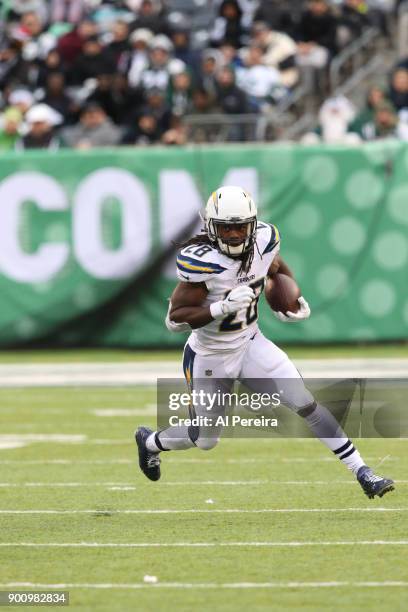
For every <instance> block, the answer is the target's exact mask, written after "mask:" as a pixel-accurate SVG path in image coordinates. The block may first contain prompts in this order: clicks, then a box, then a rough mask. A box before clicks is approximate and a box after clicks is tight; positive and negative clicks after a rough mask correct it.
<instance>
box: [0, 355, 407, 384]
mask: <svg viewBox="0 0 408 612" xmlns="http://www.w3.org/2000/svg"><path fill="white" fill-rule="evenodd" d="M180 356H181V353H180ZM294 362H295V365H296V367H297V368H298V369H299V370H300V371H301V372H302V375H303V376H304V377H305V378H307V377H310V378H344V377H346V378H347V377H350V376H351V377H353V378H355V377H361V378H366V377H369V378H398V377H406V376H407V375H408V359H377V358H375V359H373V358H364V359H296V360H294ZM158 377H161V378H182V368H181V361H180V362H177V361H157V362H153V363H150V362H149V363H135V362H122V363H58V364H53V363H41V364H2V365H0V387H4V388H7V387H11V388H13V387H43V386H46V387H55V386H56V387H59V386H119V385H120V386H128V385H129V386H135V385H155V384H156V382H157V378H158Z"/></svg>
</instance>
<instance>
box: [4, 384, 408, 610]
mask: <svg viewBox="0 0 408 612" xmlns="http://www.w3.org/2000/svg"><path fill="white" fill-rule="evenodd" d="M154 403H155V390H154V389H153V388H137V389H136V388H135V389H129V388H126V389H120V388H117V389H115V388H104V389H99V388H91V389H90V388H71V389H45V388H39V389H25V390H13V389H7V390H6V389H3V390H0V432H1V434H0V443H1V442H2V441H3V442H4V441H5V440H6V438H4V436H5V435H7V434H13V435H15V436H16V438H15V440H17V441H20V442H24V441H26V442H27V444H26V445H25V446H23V447H21V448H13V449H3V450H0V474H1V477H0V481H1V483H2V484H3V485H4V484H7V483H8V484H11V485H13V486H1V487H0V491H1V502H0V510H3V511H4V510H20V511H21V510H24V511H28V510H58V511H60V512H64V513H62V514H27V513H26V514H4V513H3V514H0V543H1V542H3V543H22V542H26V543H27V542H32V543H51V542H53V543H75V542H96V543H124V544H126V543H158V544H164V543H168V544H169V543H180V542H201V543H214V544H217V543H231V542H322V541H326V542H330V541H332V542H333V541H349V542H357V541H360V542H361V541H374V540H406V533H407V530H406V526H407V520H406V517H407V510H408V504H407V502H408V492H407V485H406V484H405V483H401V484H399V485H397V490H396V491H395V492H393V493H391V494H388V495H387V496H386V497H384V498H383V499H381V500H379V499H376V500H373V501H371V500H368V499H367V498H366V497H365V496H364V495H363V493H362V491H361V489H360V487H359V486H358V484H356V483H355V482H354V480H353V477H352V476H351V475H350V473H349V472H348V471H347V470H346V469H345V467H344V466H343V465H341V464H340V463H339V462H338V461H336V460H335V459H334V458H332V457H331V456H330V453H329V451H327V450H326V449H325V448H324V447H323V446H322V445H321V444H320V443H319V442H318V441H315V440H258V441H255V440H231V439H230V440H227V439H225V440H223V441H222V442H221V444H220V445H219V446H218V447H217V448H216V449H214V450H213V451H211V452H210V453H203V452H202V451H199V450H192V451H187V452H180V453H168V454H165V455H164V456H163V470H162V471H163V476H162V480H161V481H160V482H159V483H151V482H149V481H147V480H146V479H145V477H144V476H143V475H142V474H141V473H140V472H139V470H138V468H137V467H136V450H135V444H134V442H133V429H134V427H135V426H136V425H137V424H141V423H143V424H147V425H151V426H153V425H154V416H153V409H154V405H155V404H154ZM101 410H109V411H115V410H118V411H119V410H122V412H121V413H118V414H119V415H121V416H100V415H101V414H103V413H101V412H100V411H101ZM97 411H98V412H97ZM123 411H128V412H123ZM105 414H106V413H105ZM109 414H111V412H109ZM98 415H99V416H98ZM40 434H42V435H46V436H50V435H51V434H60V435H65V436H70V435H71V436H84V438H83V439H82V440H81V441H78V440H77V442H76V443H74V441H71V442H68V441H67V440H65V442H64V441H63V440H60V441H59V442H57V441H55V442H52V441H51V439H48V440H47V439H43V441H31V442H30V440H33V438H26V437H25V436H30V435H31V436H33V435H37V436H38V435H40ZM2 436H3V437H2ZM37 440H38V438H37ZM358 446H359V448H360V449H361V451H362V453H363V455H364V456H365V457H367V461H368V462H369V463H370V464H371V465H373V466H375V465H376V464H378V463H379V462H380V461H381V460H383V459H384V458H386V459H385V460H384V462H383V465H382V466H381V471H382V472H385V473H386V474H387V475H391V476H392V477H394V478H395V479H402V480H404V479H405V478H406V472H407V467H408V457H407V456H406V452H405V446H406V443H405V442H404V441H403V440H379V439H378V440H375V439H372V440H361V441H359V442H358ZM217 481H222V482H226V483H232V482H235V483H236V484H224V485H222V484H217ZM288 481H301V482H303V483H305V484H285V483H286V482H288ZM206 482H211V483H212V484H200V483H206ZM27 483H39V486H27ZM53 483H55V484H54V486H53ZM64 483H65V484H64ZM239 483H242V484H239ZM321 483H325V484H321ZM209 499H211V500H212V501H213V503H207V502H208V500H209ZM350 508H351V509H354V510H343V511H337V510H338V509H350ZM365 508H368V509H373V508H386V509H394V510H392V511H390V512H388V511H383V512H365V511H361V509H365ZM227 509H235V510H247V511H248V510H249V511H251V510H264V509H279V510H283V509H287V510H288V509H289V510H290V509H295V510H299V509H317V510H323V509H336V511H335V512H321V511H317V512H278V513H260V512H258V513H256V512H253V513H251V512H245V513H244V512H234V513H228V512H223V511H224V510H227ZM398 509H399V510H398ZM81 510H91V511H92V512H89V513H78V512H77V511H81ZM121 510H122V511H123V510H139V511H140V510H145V511H148V510H156V511H157V510H193V511H195V512H186V513H155V514H148V513H145V514H143V513H140V514H126V513H121V512H120V511H121ZM214 510H219V511H221V512H214ZM69 511H75V512H76V513H72V514H69ZM0 556H1V564H0V582H1V585H2V586H1V587H0V588H3V589H5V588H6V587H5V586H4V585H7V584H9V583H14V582H30V583H34V584H61V583H63V584H66V583H72V584H102V585H107V584H135V583H137V584H139V583H143V577H144V576H145V575H154V576H157V577H158V580H159V583H179V584H193V585H194V584H202V585H203V584H204V585H205V584H212V585H220V584H225V583H282V584H281V586H279V587H275V588H268V587H256V588H244V587H241V588H237V587H234V588H225V587H224V588H221V587H214V586H213V587H207V588H199V587H197V588H186V587H184V588H183V587H177V588H171V587H163V588H160V587H157V586H154V585H153V586H152V585H149V584H145V586H144V587H143V588H140V589H130V588H125V589H119V588H104V589H95V588H78V587H73V588H70V589H69V590H70V592H71V607H72V608H73V609H78V610H98V611H99V610H100V611H105V610H106V611H114V612H116V611H122V610H128V609H137V610H143V611H150V610H159V611H161V610H163V611H168V610H177V611H178V610H181V611H184V610H185V611H187V610H192V609H194V610H196V611H199V612H201V611H207V610H210V609H214V610H219V611H223V612H224V611H225V612H227V611H228V612H230V611H231V612H232V611H233V610H234V611H236V610H239V611H241V610H242V611H243V610H245V611H246V610H248V611H249V610H250V611H251V612H252V611H258V610H259V611H260V610H265V611H266V610H271V609H272V610H283V609H287V608H289V609H293V610H308V611H309V610H310V611H312V610H313V611H315V610H329V609H330V610H335V609H345V608H347V609H348V610H359V609H361V608H363V607H364V608H365V609H367V610H383V609H384V608H386V609H390V610H391V609H392V610H397V609H401V610H402V609H404V601H405V604H406V601H407V599H406V597H407V589H406V588H404V587H403V586H388V587H374V586H373V587H367V586H366V587H358V586H353V585H350V584H349V585H347V584H346V585H343V586H330V587H323V586H322V587H318V586H315V587H306V586H302V587H296V586H292V587H290V586H288V583H289V582H296V583H332V582H341V583H344V582H345V583H354V582H360V581H362V582H365V581H367V582H381V583H383V582H386V581H392V582H395V581H407V580H408V568H407V563H406V546H404V545H392V546H384V545H361V544H354V545H336V546H304V547H300V546H292V547H279V548H278V547H254V546H214V547H207V548H185V547H171V546H170V547H163V548H160V547H157V548H103V547H94V548H58V547H54V548H46V547H35V546H34V547H30V548H24V547H18V546H11V547H6V548H0Z"/></svg>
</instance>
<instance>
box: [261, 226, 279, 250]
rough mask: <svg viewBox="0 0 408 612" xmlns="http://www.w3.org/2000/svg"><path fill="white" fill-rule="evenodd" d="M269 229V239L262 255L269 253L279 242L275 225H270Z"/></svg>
mask: <svg viewBox="0 0 408 612" xmlns="http://www.w3.org/2000/svg"><path fill="white" fill-rule="evenodd" d="M269 227H270V228H271V237H270V239H269V242H268V244H267V245H266V247H265V249H264V250H263V252H262V255H265V253H270V252H271V251H272V250H273V249H274V248H275V247H276V245H277V244H278V243H279V241H280V234H279V230H278V228H277V227H276V225H272V224H270V226H269Z"/></svg>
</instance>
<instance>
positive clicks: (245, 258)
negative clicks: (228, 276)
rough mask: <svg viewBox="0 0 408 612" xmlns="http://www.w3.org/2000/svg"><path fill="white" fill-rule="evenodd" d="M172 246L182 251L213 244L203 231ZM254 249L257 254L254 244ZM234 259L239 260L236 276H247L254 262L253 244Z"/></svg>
mask: <svg viewBox="0 0 408 612" xmlns="http://www.w3.org/2000/svg"><path fill="white" fill-rule="evenodd" d="M173 244H174V246H176V247H177V248H178V249H184V248H185V247H188V246H192V245H193V244H197V245H199V244H208V246H212V247H213V246H214V243H213V242H212V241H211V240H210V238H209V237H208V234H207V233H206V232H205V231H203V232H202V233H201V234H196V235H195V236H193V237H192V238H189V239H188V240H186V241H185V242H181V243H180V242H174V243H173ZM255 244H256V242H255ZM256 248H257V249H258V252H259V248H258V245H257V244H256ZM236 259H239V260H240V262H241V265H240V267H239V270H238V272H237V276H239V275H240V274H247V273H248V272H249V269H250V267H251V265H252V262H253V260H254V243H253V244H252V245H251V247H250V248H249V249H248V250H247V251H245V253H243V254H242V255H241V256H240V257H237V258H236Z"/></svg>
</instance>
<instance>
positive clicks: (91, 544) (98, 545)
mask: <svg viewBox="0 0 408 612" xmlns="http://www.w3.org/2000/svg"><path fill="white" fill-rule="evenodd" d="M407 545H408V540H339V541H327V540H320V541H313V542H309V541H295V542H0V547H1V548H40V547H41V548H230V547H232V548H233V547H245V546H248V547H265V548H269V547H280V548H287V547H289V548H290V547H303V546H407Z"/></svg>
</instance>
